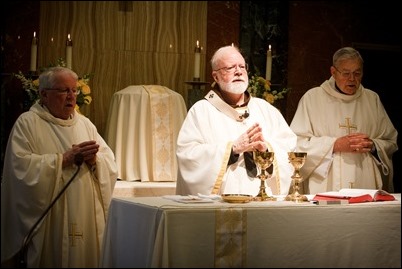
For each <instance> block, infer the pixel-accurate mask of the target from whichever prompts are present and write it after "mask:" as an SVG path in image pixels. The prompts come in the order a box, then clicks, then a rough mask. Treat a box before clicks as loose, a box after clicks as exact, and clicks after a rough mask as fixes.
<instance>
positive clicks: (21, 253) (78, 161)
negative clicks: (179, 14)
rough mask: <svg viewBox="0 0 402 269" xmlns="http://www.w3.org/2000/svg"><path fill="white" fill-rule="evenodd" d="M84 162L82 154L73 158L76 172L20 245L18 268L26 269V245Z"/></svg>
mask: <svg viewBox="0 0 402 269" xmlns="http://www.w3.org/2000/svg"><path fill="white" fill-rule="evenodd" d="M83 162H84V155H82V153H78V154H76V155H75V156H74V164H75V165H77V170H76V171H75V173H74V175H73V176H72V177H71V178H70V180H69V181H68V182H67V184H66V185H65V186H64V187H63V189H62V190H61V191H60V192H59V193H58V194H57V196H56V197H55V198H54V199H53V201H52V202H51V203H50V205H49V206H48V207H47V208H46V210H45V211H44V212H43V214H42V215H41V216H40V218H39V219H38V220H37V221H36V222H35V224H34V225H33V226H32V228H31V229H30V230H29V233H28V234H27V235H26V236H25V238H24V241H23V243H22V247H21V249H20V251H19V260H18V268H27V263H28V262H27V258H28V244H29V243H30V242H31V240H32V238H33V233H34V231H35V230H36V229H37V228H38V226H39V224H40V223H41V221H42V220H43V219H44V218H45V217H46V216H47V214H48V213H49V211H50V209H52V207H53V206H54V204H55V203H56V202H57V200H59V198H60V197H61V195H62V194H63V193H64V192H65V191H66V189H67V187H68V186H69V185H70V184H71V182H73V180H74V179H75V177H76V176H77V175H78V172H79V171H80V169H81V165H82V163H83Z"/></svg>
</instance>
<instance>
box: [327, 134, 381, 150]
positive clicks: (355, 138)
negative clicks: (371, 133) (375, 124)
mask: <svg viewBox="0 0 402 269" xmlns="http://www.w3.org/2000/svg"><path fill="white" fill-rule="evenodd" d="M373 146H374V143H373V140H371V139H370V138H369V137H368V135H366V134H363V133H353V134H349V135H345V136H342V137H339V138H338V139H337V140H336V141H335V144H334V150H333V151H334V152H338V151H342V152H355V153H362V152H370V151H371V150H372V148H373Z"/></svg>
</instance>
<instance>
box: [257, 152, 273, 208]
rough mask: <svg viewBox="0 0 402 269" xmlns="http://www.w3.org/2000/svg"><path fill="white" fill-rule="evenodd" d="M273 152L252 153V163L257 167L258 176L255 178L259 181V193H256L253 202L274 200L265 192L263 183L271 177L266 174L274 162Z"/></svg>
mask: <svg viewBox="0 0 402 269" xmlns="http://www.w3.org/2000/svg"><path fill="white" fill-rule="evenodd" d="M274 155H275V154H274V152H269V151H266V152H265V151H264V152H261V151H258V150H255V151H253V159H254V163H255V165H256V166H257V171H258V175H257V177H258V178H259V179H260V180H261V185H260V191H259V192H258V194H257V196H256V197H254V200H257V201H267V200H269V201H275V200H276V198H275V197H272V196H269V195H268V194H267V193H266V192H265V181H266V180H267V179H269V178H270V177H271V175H270V174H269V173H268V171H267V169H268V168H269V167H270V166H271V165H272V163H273V161H274Z"/></svg>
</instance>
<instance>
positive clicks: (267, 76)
mask: <svg viewBox="0 0 402 269" xmlns="http://www.w3.org/2000/svg"><path fill="white" fill-rule="evenodd" d="M271 73H272V51H271V45H269V47H268V51H267V68H266V70H265V79H266V80H269V81H271Z"/></svg>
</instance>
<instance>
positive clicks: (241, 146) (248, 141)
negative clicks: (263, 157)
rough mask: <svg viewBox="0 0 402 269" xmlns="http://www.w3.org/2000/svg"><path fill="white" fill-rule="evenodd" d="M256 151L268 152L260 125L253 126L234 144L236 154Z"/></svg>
mask: <svg viewBox="0 0 402 269" xmlns="http://www.w3.org/2000/svg"><path fill="white" fill-rule="evenodd" d="M254 150H258V151H261V152H264V151H267V145H266V143H265V140H264V137H263V135H262V128H261V127H260V125H259V124H258V123H255V124H253V126H251V127H250V128H249V129H248V130H247V131H246V132H245V133H243V134H242V135H241V136H239V138H237V139H236V140H235V141H234V142H233V153H234V154H240V153H243V152H247V151H254Z"/></svg>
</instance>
